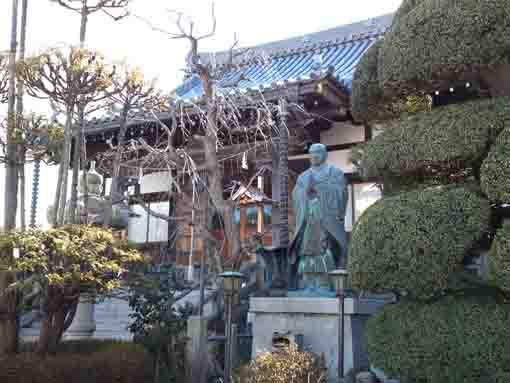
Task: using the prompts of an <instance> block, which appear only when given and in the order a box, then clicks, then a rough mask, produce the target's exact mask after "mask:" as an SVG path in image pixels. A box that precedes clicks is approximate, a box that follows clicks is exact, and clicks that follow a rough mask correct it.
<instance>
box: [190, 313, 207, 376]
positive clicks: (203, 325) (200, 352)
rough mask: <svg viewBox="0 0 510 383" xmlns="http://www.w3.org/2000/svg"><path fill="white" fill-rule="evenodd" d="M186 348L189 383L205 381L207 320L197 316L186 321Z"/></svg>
mask: <svg viewBox="0 0 510 383" xmlns="http://www.w3.org/2000/svg"><path fill="white" fill-rule="evenodd" d="M187 335H188V343H187V346H186V376H187V378H188V381H189V382H193V383H205V382H206V380H207V372H208V371H207V367H208V363H207V320H206V319H203V318H201V317H198V316H192V317H190V318H189V319H188V330H187Z"/></svg>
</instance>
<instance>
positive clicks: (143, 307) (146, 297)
mask: <svg viewBox="0 0 510 383" xmlns="http://www.w3.org/2000/svg"><path fill="white" fill-rule="evenodd" d="M174 277H175V273H174V272H173V269H172V267H168V268H162V270H161V272H159V273H149V274H146V275H145V277H144V278H142V279H138V280H136V281H133V282H132V283H131V294H130V297H129V306H130V307H131V308H132V309H133V313H132V314H130V318H131V319H132V320H133V322H132V323H131V324H130V325H129V330H130V331H131V332H132V333H133V335H134V340H135V342H137V343H140V344H141V345H143V346H144V347H145V349H146V350H147V351H148V352H149V353H150V354H151V355H152V356H153V358H154V359H155V360H157V363H156V365H155V369H156V371H155V373H154V374H155V375H156V376H157V377H158V378H157V380H159V381H161V382H163V381H164V382H166V383H169V382H179V381H180V380H181V379H182V378H183V376H181V373H183V372H184V364H183V363H184V347H185V341H184V336H185V333H186V319H187V317H188V316H189V314H190V312H189V311H188V310H187V308H183V309H181V310H177V309H176V305H175V302H176V301H175V285H176V282H175V278H174Z"/></svg>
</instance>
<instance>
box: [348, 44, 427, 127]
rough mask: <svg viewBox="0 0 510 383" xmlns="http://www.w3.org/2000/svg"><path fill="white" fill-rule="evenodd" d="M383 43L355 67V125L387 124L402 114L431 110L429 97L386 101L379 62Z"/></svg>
mask: <svg viewBox="0 0 510 383" xmlns="http://www.w3.org/2000/svg"><path fill="white" fill-rule="evenodd" d="M382 43H383V41H382V40H378V41H377V42H375V43H374V44H373V45H372V46H371V47H370V48H369V49H368V50H367V51H366V52H365V54H364V55H363V57H362V58H361V60H360V62H359V64H358V65H357V66H356V71H355V72H354V77H353V81H352V95H351V112H352V115H353V117H354V120H356V121H360V122H363V121H372V122H373V121H385V120H388V119H391V118H396V117H398V116H399V115H401V114H403V113H417V112H420V111H424V110H430V109H431V106H432V99H431V98H430V97H428V96H409V97H405V98H404V99H403V100H401V99H400V100H399V99H393V100H390V99H385V98H384V97H383V92H382V88H381V87H380V86H379V81H378V58H379V51H380V48H381V46H382Z"/></svg>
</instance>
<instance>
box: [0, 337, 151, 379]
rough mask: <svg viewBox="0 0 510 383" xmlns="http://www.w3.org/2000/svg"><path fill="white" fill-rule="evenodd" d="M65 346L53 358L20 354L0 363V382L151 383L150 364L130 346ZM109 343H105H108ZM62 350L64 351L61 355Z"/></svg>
mask: <svg viewBox="0 0 510 383" xmlns="http://www.w3.org/2000/svg"><path fill="white" fill-rule="evenodd" d="M85 343H86V344H85V345H84V346H80V345H79V344H78V342H73V345H72V346H67V345H66V344H65V343H64V345H63V346H62V347H61V348H60V350H59V352H58V353H57V354H56V355H54V356H48V357H46V358H44V359H41V358H40V357H39V356H37V355H36V354H35V353H31V352H23V353H20V354H18V355H15V356H11V357H8V358H6V359H3V360H0V365H1V367H0V382H2V383H19V382H30V383H69V382H72V383H91V382H94V383H141V382H152V381H153V370H152V366H153V361H152V359H151V357H150V356H149V355H148V354H147V353H146V352H145V351H144V350H143V348H142V347H141V346H138V345H135V344H132V343H112V342H93V343H90V344H89V343H87V342H85ZM108 343H109V344H108ZM64 351H65V352H64Z"/></svg>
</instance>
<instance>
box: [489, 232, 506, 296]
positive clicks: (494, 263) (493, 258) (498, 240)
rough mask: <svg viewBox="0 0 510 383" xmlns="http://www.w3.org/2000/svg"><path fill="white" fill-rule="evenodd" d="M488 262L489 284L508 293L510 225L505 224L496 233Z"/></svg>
mask: <svg viewBox="0 0 510 383" xmlns="http://www.w3.org/2000/svg"><path fill="white" fill-rule="evenodd" d="M488 261H489V279H490V280H491V282H493V283H494V284H495V285H497V286H499V287H501V288H502V289H503V290H506V291H510V223H505V224H504V225H503V227H502V228H501V229H499V230H498V231H497V233H496V237H495V238H494V241H493V242H492V246H491V250H490V253H489V259H488Z"/></svg>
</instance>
